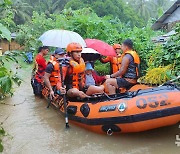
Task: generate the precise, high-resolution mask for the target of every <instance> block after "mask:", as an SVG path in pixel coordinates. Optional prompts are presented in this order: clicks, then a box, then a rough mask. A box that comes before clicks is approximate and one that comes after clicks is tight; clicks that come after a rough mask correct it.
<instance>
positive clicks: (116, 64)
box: [100, 55, 122, 74]
mask: <svg viewBox="0 0 180 154" xmlns="http://www.w3.org/2000/svg"><path fill="white" fill-rule="evenodd" d="M100 61H101V62H102V63H107V62H110V65H111V71H110V74H114V73H116V72H117V71H118V70H119V69H120V67H121V62H122V55H121V56H118V57H111V56H107V57H106V58H103V59H101V60H100Z"/></svg>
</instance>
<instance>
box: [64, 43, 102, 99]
mask: <svg viewBox="0 0 180 154" xmlns="http://www.w3.org/2000/svg"><path fill="white" fill-rule="evenodd" d="M66 50H67V52H68V54H69V56H70V57H71V59H70V67H69V69H68V71H67V76H66V81H65V83H66V87H67V95H68V96H69V97H80V98H85V97H88V95H92V94H95V93H103V92H104V87H103V86H94V85H90V86H88V87H86V86H85V67H86V66H85V63H84V60H83V59H82V57H81V52H82V46H81V45H80V44H79V43H70V44H69V45H68V46H67V48H66Z"/></svg>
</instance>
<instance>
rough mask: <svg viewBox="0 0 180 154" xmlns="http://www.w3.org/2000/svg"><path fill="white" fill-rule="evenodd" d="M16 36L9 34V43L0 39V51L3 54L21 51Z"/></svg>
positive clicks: (21, 48)
mask: <svg viewBox="0 0 180 154" xmlns="http://www.w3.org/2000/svg"><path fill="white" fill-rule="evenodd" d="M15 38H16V34H15V33H12V34H11V42H9V41H8V40H6V39H0V50H1V51H2V53H3V52H5V51H11V50H23V47H22V46H20V45H19V44H18V43H17V42H16V41H15Z"/></svg>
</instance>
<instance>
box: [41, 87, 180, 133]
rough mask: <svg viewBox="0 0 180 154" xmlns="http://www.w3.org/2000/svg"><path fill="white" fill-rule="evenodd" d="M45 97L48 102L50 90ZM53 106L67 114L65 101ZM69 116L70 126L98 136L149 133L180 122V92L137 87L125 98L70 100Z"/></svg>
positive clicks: (56, 99) (68, 106)
mask: <svg viewBox="0 0 180 154" xmlns="http://www.w3.org/2000/svg"><path fill="white" fill-rule="evenodd" d="M43 95H44V96H45V97H46V98H47V96H48V89H47V88H44V89H43ZM51 103H52V104H53V105H54V106H55V107H56V108H58V109H59V110H60V111H61V112H62V113H64V105H63V101H62V97H60V96H58V95H56V97H55V98H54V100H53V101H52V102H51ZM67 112H68V118H69V120H70V123H74V124H76V125H78V126H80V127H83V128H85V129H88V130H91V131H94V132H97V133H105V134H108V135H112V134H113V133H114V134H118V133H129V132H140V131H146V130H150V129H154V128H158V127H163V126H168V125H173V124H176V123H178V122H179V121H180V89H179V88H178V87H177V86H176V85H173V84H167V85H164V86H161V87H155V88H151V87H147V86H145V85H135V86H134V87H132V88H131V89H130V90H129V91H128V92H125V93H123V94H116V95H112V96H108V95H107V94H100V95H98V94H97V95H94V96H92V97H90V98H85V99H83V100H82V99H79V98H69V99H68V102H67Z"/></svg>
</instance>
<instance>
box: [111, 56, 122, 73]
mask: <svg viewBox="0 0 180 154" xmlns="http://www.w3.org/2000/svg"><path fill="white" fill-rule="evenodd" d="M121 62H122V56H120V57H112V59H111V65H112V66H111V67H112V73H116V72H117V71H119V69H120V67H121Z"/></svg>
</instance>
